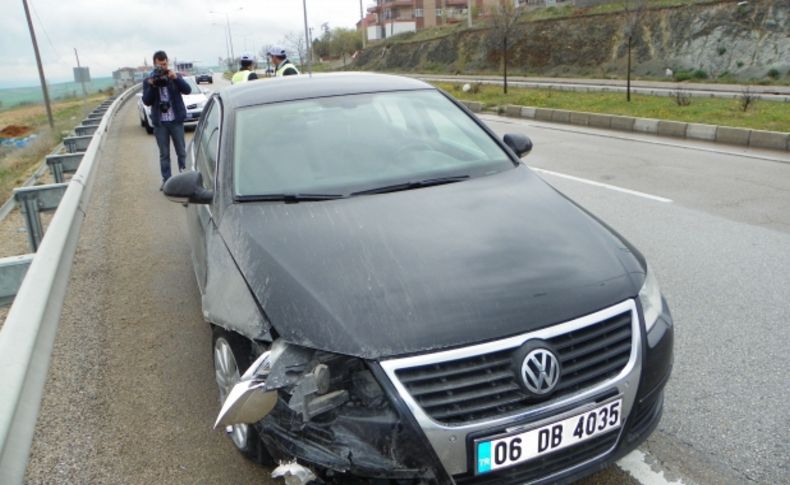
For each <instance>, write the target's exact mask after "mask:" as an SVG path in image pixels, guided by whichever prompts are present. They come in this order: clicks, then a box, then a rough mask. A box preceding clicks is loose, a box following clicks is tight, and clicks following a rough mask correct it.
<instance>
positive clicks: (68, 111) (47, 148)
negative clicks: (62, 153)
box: [0, 94, 107, 204]
mask: <svg viewBox="0 0 790 485" xmlns="http://www.w3.org/2000/svg"><path fill="white" fill-rule="evenodd" d="M106 98H107V94H96V95H92V96H90V97H89V98H88V100H87V101H85V102H84V103H83V101H82V100H81V99H70V100H65V101H57V102H55V103H53V104H52V118H53V121H54V122H55V130H54V133H53V132H52V131H51V130H50V128H49V123H48V121H47V115H46V111H45V110H44V107H43V105H40V104H39V105H35V106H20V107H17V108H11V109H9V110H5V111H3V112H2V113H0V128H3V127H5V126H7V125H24V126H29V127H31V128H33V131H34V132H35V133H36V134H37V135H38V138H36V139H35V140H33V141H32V142H31V143H30V144H29V145H28V146H26V147H24V148H14V149H8V148H4V149H3V150H2V151H0V204H2V203H3V202H5V201H6V199H8V197H10V196H11V194H12V192H13V189H14V187H17V186H19V185H21V184H22V183H23V182H24V181H25V180H26V179H27V178H28V177H30V176H31V175H32V174H33V172H34V171H35V170H36V168H37V167H38V166H39V165H40V164H41V161H42V159H43V158H44V157H45V156H46V155H47V154H49V153H51V152H52V149H53V148H54V147H55V146H57V144H58V143H60V142H61V141H62V139H63V136H62V132H63V131H70V130H72V129H73V128H74V127H75V126H77V125H78V124H79V123H80V121H82V119H83V118H85V116H87V114H88V113H90V111H91V110H92V109H93V108H95V107H96V106H97V105H98V104H99V103H101V102H102V101H103V100H105V99H106Z"/></svg>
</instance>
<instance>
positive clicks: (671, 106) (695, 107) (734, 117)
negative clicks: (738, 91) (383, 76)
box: [434, 83, 790, 132]
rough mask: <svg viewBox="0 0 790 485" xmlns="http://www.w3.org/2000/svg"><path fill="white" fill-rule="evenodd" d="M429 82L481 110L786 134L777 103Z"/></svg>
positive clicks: (788, 121) (784, 115)
mask: <svg viewBox="0 0 790 485" xmlns="http://www.w3.org/2000/svg"><path fill="white" fill-rule="evenodd" d="M434 84H435V85H436V86H438V87H440V88H442V89H444V90H445V91H447V92H449V93H450V94H451V95H453V96H454V97H456V98H458V99H461V100H465V101H480V102H482V103H483V105H484V108H485V109H495V108H496V107H498V106H504V105H508V104H515V105H521V106H531V107H536V108H554V109H566V110H571V111H585V112H588V113H604V114H614V115H623V116H634V117H637V118H657V119H664V120H674V121H685V122H689V123H705V124H711V125H723V126H735V127H742V128H752V129H756V130H770V131H781V132H790V109H787V104H786V103H781V102H776V101H759V100H758V101H757V102H756V103H754V104H753V105H752V107H750V108H749V110H748V111H746V112H743V111H742V110H741V109H740V101H739V100H734V99H722V98H703V97H692V98H691V105H689V106H678V105H677V104H676V103H675V99H674V98H673V97H668V96H667V97H658V96H642V95H634V94H632V95H631V102H630V103H629V102H627V101H626V99H625V93H622V94H620V93H580V92H567V91H553V90H548V89H521V88H513V87H509V88H508V94H507V95H505V94H503V93H502V88H501V87H497V86H481V87H480V91H479V92H478V93H477V94H470V93H464V92H463V91H462V90H461V86H462V85H461V84H457V83H456V84H452V83H434Z"/></svg>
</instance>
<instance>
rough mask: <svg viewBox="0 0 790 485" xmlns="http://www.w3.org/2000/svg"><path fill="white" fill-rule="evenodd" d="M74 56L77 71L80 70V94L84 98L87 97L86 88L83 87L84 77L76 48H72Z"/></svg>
mask: <svg viewBox="0 0 790 485" xmlns="http://www.w3.org/2000/svg"><path fill="white" fill-rule="evenodd" d="M74 57H76V58H77V71H79V72H80V84H82V95H83V96H85V97H86V98H87V97H88V90H87V89H85V78H84V77H83V75H82V70H81V69H80V67H81V66H80V55H79V54H78V53H77V48H76V47H75V48H74Z"/></svg>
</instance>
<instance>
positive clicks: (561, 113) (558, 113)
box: [551, 109, 571, 123]
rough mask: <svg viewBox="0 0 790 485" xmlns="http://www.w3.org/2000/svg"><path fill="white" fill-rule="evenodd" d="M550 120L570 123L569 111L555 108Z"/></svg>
mask: <svg viewBox="0 0 790 485" xmlns="http://www.w3.org/2000/svg"><path fill="white" fill-rule="evenodd" d="M551 121H553V122H555V123H570V122H571V112H570V111H567V110H564V109H555V110H553V112H552V114H551Z"/></svg>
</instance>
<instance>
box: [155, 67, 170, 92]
mask: <svg viewBox="0 0 790 485" xmlns="http://www.w3.org/2000/svg"><path fill="white" fill-rule="evenodd" d="M151 79H152V80H153V84H154V86H156V87H158V88H163V87H165V86H167V81H169V80H170V78H169V77H167V69H164V68H162V67H159V66H157V67H155V68H154V74H153V75H152V76H151Z"/></svg>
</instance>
